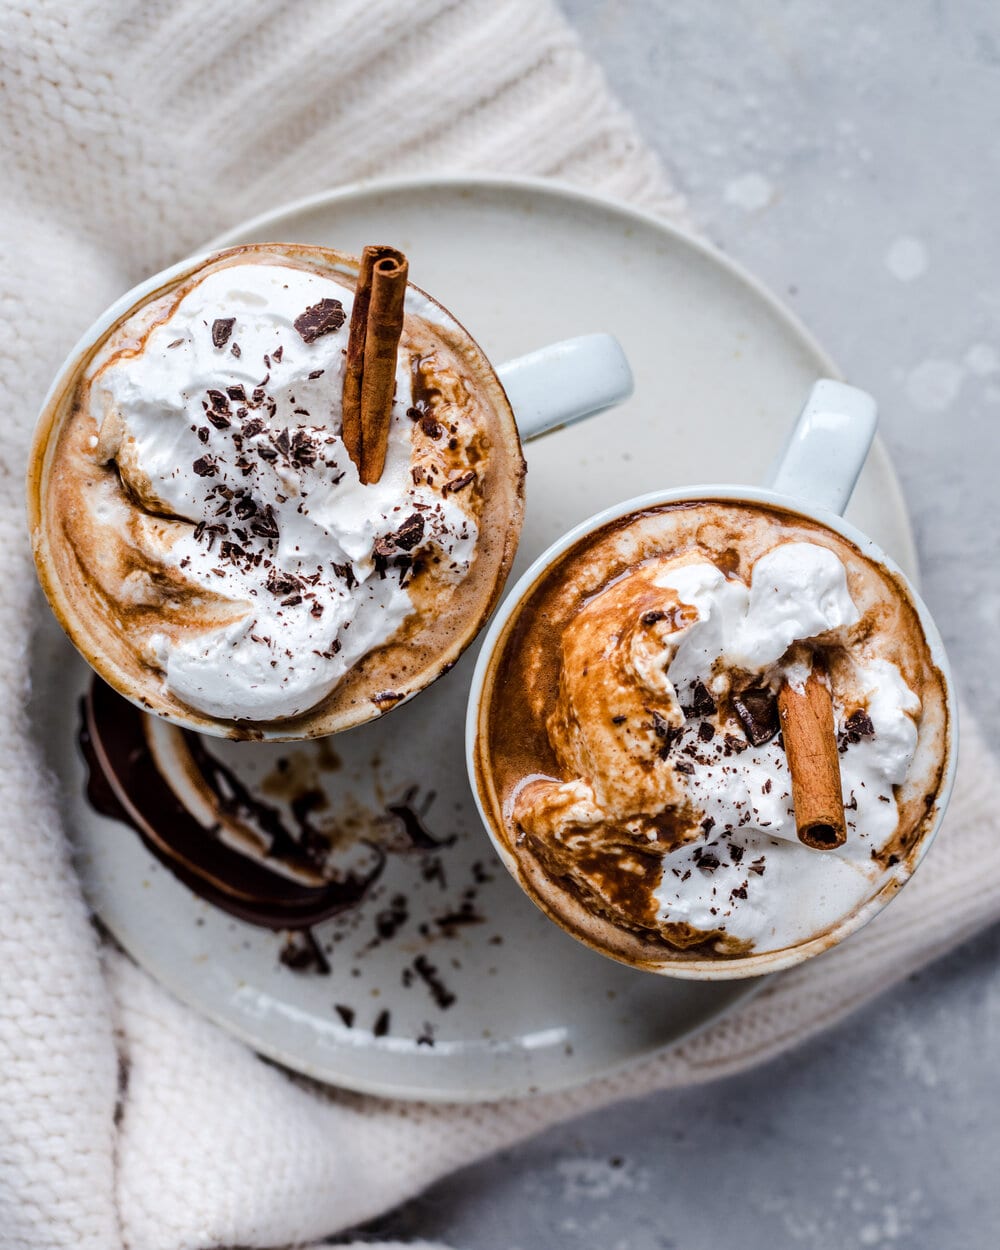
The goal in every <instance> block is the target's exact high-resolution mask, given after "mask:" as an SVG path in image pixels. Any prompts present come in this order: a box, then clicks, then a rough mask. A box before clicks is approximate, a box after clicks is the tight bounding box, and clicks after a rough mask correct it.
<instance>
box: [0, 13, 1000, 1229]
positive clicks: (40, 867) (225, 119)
mask: <svg viewBox="0 0 1000 1250" xmlns="http://www.w3.org/2000/svg"><path fill="white" fill-rule="evenodd" d="M0 31H2V39H0V98H2V113H0V160H2V172H3V182H2V189H0V223H2V224H0V252H2V284H0V299H2V310H3V321H4V330H3V334H2V336H0V388H2V394H3V414H4V416H3V438H2V442H0V449H2V450H0V583H2V585H3V587H4V590H3V594H2V597H0V692H2V700H3V703H2V707H3V717H2V720H0V811H2V813H3V814H2V818H0V857H2V865H3V867H2V871H0V976H2V991H3V992H2V995H0V1247H2V1248H3V1250H8V1248H9V1250H13V1248H14V1247H22V1246H23V1247H37V1248H39V1250H54V1248H55V1247H61V1246H66V1247H69V1246H72V1247H74V1248H75V1250H92V1248H97V1247H100V1248H101V1250H120V1248H122V1247H126V1246H127V1247H129V1248H130V1250H159V1248H162V1250H182V1248H194V1247H214V1246H232V1245H241V1246H284V1245H289V1244H291V1243H296V1244H298V1243H301V1242H304V1241H308V1240H309V1239H314V1238H319V1237H322V1236H324V1235H328V1234H331V1233H333V1232H335V1231H336V1230H338V1229H342V1228H345V1227H349V1226H351V1225H352V1224H355V1223H357V1222H359V1221H361V1220H365V1219H367V1218H369V1217H371V1216H373V1215H374V1214H376V1213H377V1212H378V1211H380V1210H382V1209H384V1208H386V1207H388V1206H390V1205H391V1204H394V1203H397V1202H399V1201H401V1200H402V1199H404V1198H406V1197H407V1196H408V1195H410V1194H412V1193H414V1192H415V1191H417V1190H419V1189H420V1188H421V1187H422V1186H424V1185H426V1184H428V1183H429V1182H430V1181H432V1180H433V1179H434V1178H435V1177H438V1176H440V1175H442V1174H443V1173H445V1172H447V1171H448V1170H449V1169H451V1168H454V1167H456V1166H458V1165H459V1164H465V1163H468V1162H470V1161H471V1160H473V1159H475V1158H476V1157H478V1156H481V1155H483V1154H486V1153H488V1152H490V1151H493V1150H496V1149H498V1148H499V1147H501V1146H503V1145H506V1144H509V1143H511V1142H513V1141H515V1140H517V1139H518V1138H521V1137H524V1136H526V1135H527V1134H530V1133H532V1132H534V1131H536V1130H538V1129H540V1128H542V1127H544V1126H545V1125H548V1124H550V1123H552V1122H553V1121H555V1120H557V1119H560V1118H563V1117H567V1116H571V1115H574V1114H576V1113H578V1112H580V1111H583V1110H585V1109H587V1108H592V1107H595V1106H598V1105H600V1104H601V1103H605V1102H608V1101H610V1100H613V1099H617V1098H623V1097H628V1096H634V1095H637V1094H640V1093H642V1092H644V1091H647V1090H650V1089H654V1088H660V1087H664V1086H669V1085H679V1084H683V1083H686V1082H693V1081H703V1080H708V1079H711V1078H713V1077H716V1076H720V1075H722V1074H725V1073H728V1072H732V1071H734V1070H736V1069H738V1068H741V1067H743V1066H745V1065H748V1064H751V1063H755V1062H759V1061H760V1060H762V1059H764V1058H766V1057H768V1056H770V1055H773V1054H774V1053H775V1052H776V1051H778V1050H780V1049H781V1048H783V1047H785V1046H788V1045H791V1044H792V1043H794V1042H796V1041H799V1040H801V1039H802V1038H803V1037H805V1036H807V1035H808V1034H810V1033H811V1032H813V1031H815V1030H817V1029H820V1028H822V1027H824V1026H825V1025H827V1024H829V1023H830V1022H831V1021H833V1020H835V1019H837V1018H838V1017H839V1016H841V1015H843V1014H844V1013H845V1012H847V1011H849V1010H851V1009H852V1008H854V1007H855V1006H857V1005H858V1004H859V1003H861V1002H863V1001H864V1000H865V999H867V998H868V997H870V996H871V995H873V994H875V993H877V992H878V991H880V990H881V989H883V988H885V987H886V986H887V985H889V984H891V983H892V982H893V981H895V980H897V979H898V978H900V977H902V976H904V975H906V973H908V972H909V971H910V970H911V969H913V968H914V967H916V966H917V965H919V964H920V963H922V962H924V961H925V960H927V959H929V958H931V957H932V956H934V955H936V954H937V953H939V952H940V951H943V950H944V949H946V948H947V947H948V946H950V945H952V944H953V943H955V942H958V941H960V940H961V939H962V938H963V937H965V936H966V935H968V934H969V933H971V932H973V931H974V930H975V929H976V928H977V927H979V926H981V925H983V924H985V923H987V922H989V921H991V920H993V919H995V918H996V917H997V915H998V914H1000V873H998V872H993V873H992V874H991V873H990V872H989V870H988V869H989V867H990V866H991V865H995V866H997V867H1000V837H998V834H1000V828H998V819H997V811H998V808H1000V802H998V799H1000V794H998V789H997V785H996V782H995V780H994V776H993V769H992V764H991V762H990V760H989V759H988V757H987V755H986V754H985V752H984V751H983V749H982V747H981V745H980V744H979V743H978V741H977V740H976V738H975V737H974V736H973V735H971V734H967V736H966V741H965V744H964V762H963V766H962V771H961V776H960V783H959V787H958V792H957V795H956V799H955V802H954V804H953V807H952V811H951V814H950V816H949V819H948V824H947V827H946V829H945V830H944V832H943V834H942V836H941V838H940V840H939V842H938V844H937V845H936V847H935V848H934V850H933V851H932V853H931V856H930V858H929V860H928V862H927V864H926V865H925V866H924V867H923V869H922V870H921V872H920V874H919V876H918V877H917V879H916V881H915V882H914V884H913V885H912V886H910V887H908V889H907V890H906V891H905V893H904V894H903V895H902V897H901V898H900V900H899V902H898V903H896V904H895V905H894V906H893V907H892V908H891V909H890V910H889V911H888V912H887V913H885V914H884V915H883V916H882V917H880V918H879V919H878V920H876V921H875V922H874V923H873V924H872V925H871V926H870V927H869V928H868V929H867V930H866V931H865V933H864V934H863V935H861V936H859V937H857V938H855V939H854V940H852V941H851V942H849V943H847V944H846V945H845V946H843V947H841V948H839V949H838V950H837V951H835V952H833V953H831V954H829V955H827V956H824V957H823V958H822V959H821V960H819V961H817V962H815V963H813V964H812V965H809V966H806V967H804V968H802V969H799V970H797V971H795V972H792V973H789V974H787V975H785V976H782V977H780V978H775V979H774V980H772V981H771V982H770V983H769V985H768V987H767V988H766V989H765V990H764V991H763V992H762V993H761V994H760V995H758V996H757V997H756V998H755V999H754V1000H753V1001H752V1002H750V1003H749V1004H748V1005H747V1006H745V1007H743V1008H742V1009H741V1010H739V1011H738V1012H736V1013H734V1014H732V1015H730V1016H728V1017H727V1018H726V1019H724V1020H723V1021H721V1022H720V1023H719V1024H717V1025H716V1026H715V1027H714V1028H712V1029H710V1030H709V1031H708V1032H706V1033H703V1034H701V1035H700V1036H699V1037H698V1038H697V1039H696V1040H694V1041H691V1042H689V1043H687V1044H685V1045H682V1046H679V1047H677V1048H675V1049H673V1050H672V1051H670V1052H668V1053H667V1054H664V1055H662V1056H661V1057H659V1058H657V1059H654V1060H651V1061H647V1062H645V1063H643V1064H641V1065H639V1066H637V1067H635V1068H632V1069H631V1070H630V1071H628V1072H625V1073H622V1074H620V1075H617V1076H615V1077H613V1078H610V1079H607V1080H603V1081H600V1082H598V1083H596V1084H593V1085H590V1086H588V1087H585V1088H582V1089H578V1090H576V1091H573V1092H570V1093H564V1094H558V1095H554V1096H550V1097H541V1098H534V1099H531V1100H530V1101H524V1102H509V1103H505V1104H501V1105H499V1106H492V1107H483V1106H473V1107H464V1106H435V1107H429V1106H420V1105H414V1104H403V1103H394V1102H380V1101H378V1100H375V1099H372V1098H363V1097H358V1096H355V1095H348V1094H344V1093H340V1092H338V1091H335V1090H330V1089H324V1088H320V1087H317V1086H314V1085H311V1084H309V1083H307V1082H305V1081H300V1080H294V1079H292V1078H290V1077H288V1076H287V1075H286V1074H284V1073H283V1072H281V1071H280V1070H278V1069H277V1068H275V1067H273V1066H271V1065H268V1064H265V1063H263V1062H261V1061H260V1060H259V1059H257V1058H256V1057H255V1056H254V1055H253V1054H252V1053H251V1052H250V1051H248V1050H247V1049H246V1048H245V1047H244V1046H242V1045H240V1044H239V1043H237V1042H235V1041H233V1040H231V1039H230V1038H228V1037H227V1036H226V1035H224V1034H223V1033H221V1032H219V1030H218V1029H216V1028H215V1027H213V1026H212V1025H209V1024H207V1023H205V1022H204V1021H202V1020H200V1019H199V1018H198V1017H196V1016H194V1015H192V1013H191V1012H190V1011H188V1010H187V1009H186V1008H184V1007H182V1006H180V1005H179V1004H178V1003H176V1002H175V1001H174V1000H173V999H172V998H170V996H169V995H168V994H166V993H165V992H164V991H163V990H161V989H159V988H158V986H156V985H155V984H154V983H153V982H152V981H151V980H150V979H149V978H148V977H147V976H145V974H143V973H142V972H140V971H139V970H138V969H137V968H135V967H134V966H133V965H132V964H131V963H130V962H129V961H128V960H127V959H126V958H125V957H123V956H122V955H120V954H118V953H117V952H115V951H114V950H112V949H111V948H109V947H108V946H107V945H103V944H102V943H101V940H100V937H99V935H98V933H97V931H96V930H95V929H94V927H93V926H92V925H91V923H90V921H89V918H88V915H87V912H86V908H85V906H84V904H83V902H82V900H81V897H80V893H79V889H78V887H77V883H76V881H75V878H74V876H73V873H72V870H71V868H70V865H69V863H68V859H67V854H66V842H65V839H64V835H63V830H62V829H61V827H60V823H59V819H58V815H57V812H56V806H55V797H54V787H53V785H52V781H51V778H49V777H47V776H46V775H45V774H44V771H43V769H42V767H41V765H40V762H39V759H40V757H39V754H38V752H37V750H36V746H35V744H34V742H33V741H32V737H31V725H30V724H29V721H28V718H27V714H26V709H25V699H26V694H27V681H26V673H27V671H28V654H29V647H30V642H31V636H32V624H33V621H34V619H35V614H36V613H38V612H39V611H41V610H42V608H41V604H40V602H39V596H38V594H37V592H36V591H35V589H34V578H33V574H32V568H31V561H30V556H29V552H28V544H27V541H26V537H25V529H24V521H23V504H22V477H23V470H24V460H25V450H26V445H27V441H28V437H29V431H30V427H31V424H32V421H33V419H34V415H35V412H36V410H37V408H38V404H39V401H40V399H41V397H42V395H43V393H44V391H45V389H46V385H47V383H48V380H49V378H50V377H51V375H52V373H53V371H54V370H55V368H56V367H57V366H58V364H59V362H60V360H61V359H62V357H63V355H64V354H65V353H66V351H67V350H68V349H69V347H70V346H71V345H72V343H73V341H74V339H75V338H76V336H77V335H78V333H79V332H80V331H81V330H82V329H83V328H84V327H86V326H87V325H88V324H89V323H90V321H91V320H92V319H93V318H94V316H95V315H96V314H97V313H99V312H100V311H101V309H102V308H103V307H104V306H105V305H106V304H108V303H110V302H111V300H112V299H113V298H115V297H116V296H117V295H118V294H120V293H121V291H123V290H125V289H126V288H128V287H129V286H131V285H132V284H133V283H134V282H135V281H137V280H138V279H139V278H141V277H143V276H145V275H146V274H148V273H150V272H152V271H154V270H156V269H158V268H160V267H162V266H163V265H165V264H167V263H168V262H170V261H173V260H175V259H177V258H178V257H180V256H182V255H183V254H185V253H187V252H189V251H191V250H193V249H194V248H195V247H197V246H198V245H199V244H200V243H202V242H203V241H204V240H205V239H207V238H210V237H211V236H212V235H214V234H215V233H216V232H218V231H220V230H222V229H223V228H225V227H227V226H229V225H231V224H233V223H234V222H237V221H239V220H240V219H241V218H244V217H247V216H250V215H252V214H255V213H258V212H261V211H263V210H265V209H268V208H271V207H273V206H275V205H277V204H279V203H281V202H283V201H286V200H289V199H291V198H294V197H296V196H301V195H305V194H307V193H309V192H313V191H319V190H321V189H323V188H327V187H331V186H334V185H336V184H337V183H341V182H344V181H347V180H353V179H357V178H363V177H367V176H373V175H377V174H381V173H394V174H399V173H404V172H419V171H433V172H442V171H445V170H464V171H475V170H501V171H508V172H516V173H525V174H545V175H552V176H556V177H560V178H563V179H567V180H570V181H575V182H578V183H581V184H583V185H586V186H588V187H591V188H594V189H597V190H599V191H603V192H606V193H610V194H613V195H617V196H620V197H622V198H624V199H628V200H631V201H632V202H633V203H638V204H641V205H643V206H644V207H646V208H651V209H654V210H660V211H662V212H664V213H666V214H670V215H673V216H674V217H675V218H676V217H677V216H678V215H679V214H680V213H681V211H682V210H681V205H680V202H679V200H678V198H677V197H676V196H675V195H674V194H673V192H672V191H671V189H670V186H669V184H668V182H667V181H666V179H665V177H664V174H663V171H662V169H661V167H660V165H659V164H658V162H657V161H656V159H655V158H654V157H653V155H652V154H651V153H650V152H649V151H648V150H647V149H646V148H645V147H644V146H643V144H642V142H641V140H640V139H639V138H638V136H637V134H636V131H635V129H634V128H633V125H632V123H631V122H630V120H629V118H628V117H627V116H626V115H625V114H624V113H623V112H622V110H621V109H620V108H619V107H618V106H617V105H616V104H615V102H614V101H613V100H612V99H611V98H610V97H609V95H608V92H607V89H606V87H605V85H604V82H603V80H602V78H601V75H600V74H599V72H598V71H597V70H596V69H595V68H594V66H593V65H591V64H590V63H589V62H588V60H587V59H586V57H585V56H584V55H583V54H582V52H581V51H580V49H579V47H578V46H577V44H576V42H575V40H574V38H573V36H572V35H571V33H570V32H569V31H568V29H567V27H566V25H565V24H564V22H563V21H562V19H561V18H560V17H559V15H558V14H557V13H556V12H555V10H554V9H553V8H552V7H551V6H550V4H549V3H548V0H412V2H411V3H403V2H402V0H309V2H306V0H261V2H258V3H244V4H240V3H237V2H235V0H225V2H222V0H199V2H198V3H194V2H193V0H178V3H174V4H170V3H159V4H152V3H146V2H143V0H117V2H109V0H104V2H96V0H73V2H72V3H71V2H70V0H35V2H34V3H30V2H27V3H15V2H14V0H0ZM970 864H975V865H978V869H977V870H976V871H975V872H973V871H972V870H971V869H970V868H969V867H968V865H970Z"/></svg>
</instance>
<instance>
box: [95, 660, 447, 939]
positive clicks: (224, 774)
mask: <svg viewBox="0 0 1000 1250" xmlns="http://www.w3.org/2000/svg"><path fill="white" fill-rule="evenodd" d="M81 712H82V724H81V728H80V734H79V741H80V747H81V749H82V751H83V755H84V758H85V760H86V762H87V768H88V772H89V777H88V782H87V798H88V800H89V802H90V803H91V805H92V806H93V807H94V808H95V810H96V811H98V812H100V813H101V814H102V815H104V816H108V817H110V818H111V819H113V820H120V821H122V822H123V823H125V824H128V825H130V826H131V827H132V828H133V829H135V830H136V832H137V833H138V834H139V836H140V837H141V838H142V840H143V842H144V843H145V844H146V846H147V847H148V848H149V849H150V851H152V853H153V854H154V855H155V856H156V857H157V858H158V859H159V860H160V861H161V862H162V863H163V864H164V865H166V867H167V868H169V869H170V871H171V872H172V873H174V875H175V876H176V877H177V878H178V879H179V880H181V881H182V882H183V883H184V884H185V885H186V886H187V887H188V888H189V889H191V890H193V891H194V892H195V893H196V894H199V895H200V896H201V897H202V898H205V899H206V900H207V901H208V902H210V903H213V904H214V905H215V906H217V907H220V908H222V909H223V910H224V911H227V912H229V913H230V914H232V915H234V916H238V917H239V918H240V919H241V920H246V921H249V922H250V923H251V924H257V925H261V926H264V927H266V928H270V929H302V928H307V927H308V926H309V925H313V924H317V923H318V922H319V921H321V920H325V919H327V918H328V917H330V916H333V915H336V914H337V913H338V912H341V911H344V910H345V909H347V908H349V907H354V906H356V905H357V904H358V903H360V902H361V900H362V899H363V898H364V897H365V895H366V894H367V893H368V891H369V889H370V888H371V886H372V885H373V884H374V882H375V881H376V880H377V878H378V877H379V876H380V875H381V873H382V870H383V869H384V867H385V852H384V851H382V850H381V849H380V848H379V847H377V846H375V845H373V844H370V845H371V849H372V850H373V852H374V853H375V856H376V859H375V864H374V867H373V868H372V869H371V870H370V871H369V872H368V873H367V874H365V875H363V876H355V875H353V874H351V875H348V876H346V877H345V878H344V879H343V880H340V881H330V882H324V883H322V884H320V885H307V884H303V883H302V882H299V881H295V880H292V879H290V878H289V877H288V876H286V875H284V874H281V873H278V872H275V871H274V870H273V869H272V868H271V866H270V865H269V863H268V859H267V858H265V859H263V860H256V859H253V858H250V857H248V856H247V855H244V854H242V853H241V852H240V851H237V850H235V849H233V848H232V847H230V846H228V845H226V843H225V842H223V841H221V840H220V839H219V837H218V836H217V834H218V830H217V828H215V829H213V828H205V826H204V825H202V824H201V823H199V822H198V821H197V820H196V819H195V818H194V816H193V815H192V814H191V813H190V812H189V811H188V810H187V808H185V807H184V805H183V804H182V803H181V801H180V799H179V798H178V796H177V795H176V794H175V793H174V791H173V790H172V789H171V787H170V786H169V785H168V783H167V781H166V780H165V778H164V777H163V775H162V774H161V773H160V771H159V769H158V768H157V766H156V762H155V760H154V758H153V755H152V752H151V751H150V749H149V744H148V742H147V739H146V733H145V728H144V722H145V718H146V713H144V712H141V711H140V710H139V709H138V708H136V707H134V706H133V705H132V704H131V703H129V702H127V701H126V700H125V699H123V698H121V696H120V695H117V694H115V692H114V691H113V690H112V689H111V688H110V686H107V685H105V683H104V682H102V681H100V680H99V679H95V680H94V682H93V684H92V685H91V688H90V691H89V693H88V694H87V696H86V697H85V698H84V700H83V701H82V708H81ZM184 739H185V744H186V746H187V748H188V750H189V752H190V755H191V758H192V760H193V762H194V763H195V765H196V767H197V768H198V769H199V772H200V773H201V776H202V778H203V779H204V782H205V784H206V785H207V786H208V787H209V788H210V789H211V791H212V793H213V794H214V795H215V796H216V798H217V801H218V810H219V811H220V812H221V813H223V814H227V815H231V816H233V817H244V818H248V817H249V818H251V819H252V820H253V821H254V822H255V823H256V824H257V825H258V826H259V827H260V828H261V829H262V830H263V831H264V832H265V833H266V834H267V835H268V836H269V837H270V838H271V839H272V842H271V847H270V851H269V855H268V858H269V859H271V860H272V861H276V860H281V861H282V862H284V863H285V864H287V865H288V866H290V867H292V866H308V868H309V869H310V870H311V871H312V872H313V873H315V871H316V863H317V859H316V853H317V845H316V842H315V841H313V840H312V839H316V838H319V837H320V835H319V833H318V832H317V831H316V830H315V829H314V828H313V827H312V826H311V825H310V824H309V812H310V810H311V807H312V806H313V804H310V803H306V804H299V805H298V807H297V808H295V809H294V814H295V818H296V821H297V822H298V824H299V826H300V829H301V831H302V833H303V835H305V836H304V838H303V843H299V842H298V841H297V840H296V839H295V838H294V837H293V835H292V834H291V833H290V831H289V830H288V828H287V827H286V826H285V824H284V822H283V821H282V820H281V817H280V814H279V813H278V811H277V810H276V809H275V808H273V807H271V806H270V805H268V804H265V803H261V802H260V801H259V800H258V799H257V798H255V797H254V796H253V795H251V794H250V793H249V791H248V790H247V789H246V787H245V786H244V785H243V784H242V783H241V782H240V781H239V780H238V779H237V778H236V777H235V776H234V775H233V773H232V771H231V770H230V769H228V768H227V767H226V766H225V765H224V764H222V763H221V762H220V761H219V760H218V759H216V758H215V756H213V755H212V754H211V752H210V751H209V750H208V749H207V747H206V746H205V743H204V740H203V739H202V738H200V737H199V736H198V735H196V734H191V733H185V734H184ZM394 814H398V813H394ZM424 833H425V836H427V837H428V838H429V836H430V835H428V834H426V831H424ZM310 835H311V836H310ZM430 844H431V845H437V843H435V842H433V840H431V843H430ZM415 845H418V844H417V843H415Z"/></svg>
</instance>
